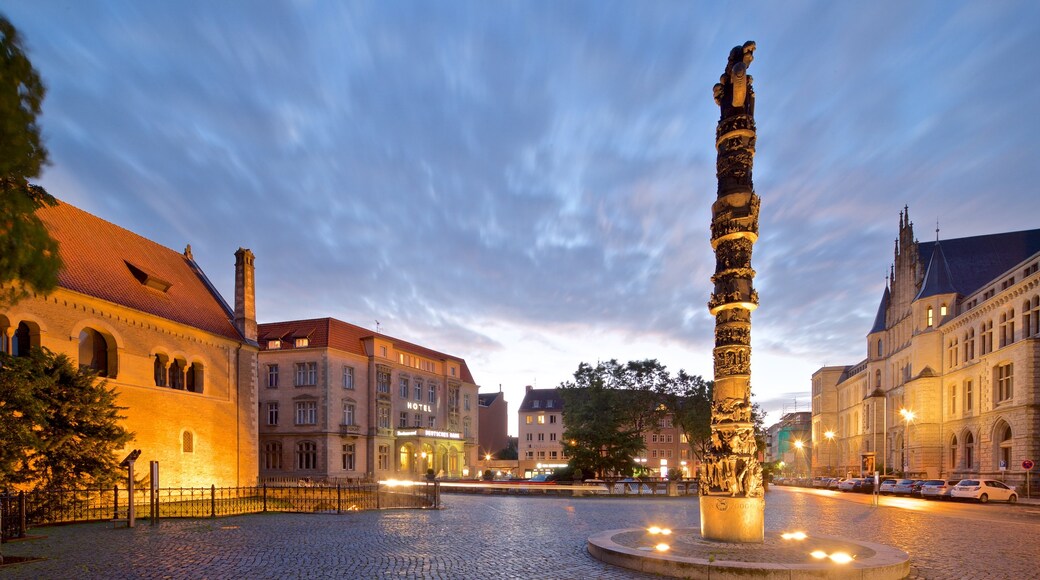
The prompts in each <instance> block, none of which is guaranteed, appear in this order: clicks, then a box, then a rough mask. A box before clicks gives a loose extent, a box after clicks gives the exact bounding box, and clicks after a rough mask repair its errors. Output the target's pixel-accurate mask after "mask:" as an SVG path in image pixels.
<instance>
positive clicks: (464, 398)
mask: <svg viewBox="0 0 1040 580" xmlns="http://www.w3.org/2000/svg"><path fill="white" fill-rule="evenodd" d="M462 401H463V402H462V408H463V410H465V411H469V393H466V394H465V395H462Z"/></svg>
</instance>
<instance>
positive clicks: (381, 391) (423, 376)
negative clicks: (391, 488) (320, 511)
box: [258, 318, 479, 479]
mask: <svg viewBox="0 0 1040 580" xmlns="http://www.w3.org/2000/svg"><path fill="white" fill-rule="evenodd" d="M258 340H259V343H260V349H261V350H260V385H261V386H260V394H259V405H260V457H261V462H260V474H261V476H263V477H265V478H271V479H278V478H294V479H296V478H312V479H381V478H386V477H404V478H421V477H422V476H423V475H425V474H426V472H427V470H428V469H432V470H433V471H434V473H435V474H437V475H439V476H443V477H468V476H471V475H473V476H475V475H476V473H475V472H476V459H477V433H478V431H479V424H478V422H479V415H478V403H477V385H476V384H475V383H474V381H473V376H472V374H471V373H470V370H469V367H468V366H467V365H466V361H465V360H463V359H462V358H459V357H455V356H452V355H448V354H444V353H441V352H438V351H435V350H432V349H429V348H426V347H424V346H419V345H417V344H413V343H410V342H407V341H404V340H401V339H397V338H393V337H390V336H386V335H384V334H378V333H375V332H372V331H370V330H367V329H365V328H362V327H360V326H355V325H353V324H349V323H346V322H342V321H339V320H336V319H334V318H318V319H312V320H293V321H287V322H274V323H267V324H261V325H259V337H258Z"/></svg>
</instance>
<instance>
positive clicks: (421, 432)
mask: <svg viewBox="0 0 1040 580" xmlns="http://www.w3.org/2000/svg"><path fill="white" fill-rule="evenodd" d="M397 436H398V437H439V438H441V439H462V433H455V432H454V431H434V430H433V429H410V430H408V431H404V430H400V429H399V430H398V431H397Z"/></svg>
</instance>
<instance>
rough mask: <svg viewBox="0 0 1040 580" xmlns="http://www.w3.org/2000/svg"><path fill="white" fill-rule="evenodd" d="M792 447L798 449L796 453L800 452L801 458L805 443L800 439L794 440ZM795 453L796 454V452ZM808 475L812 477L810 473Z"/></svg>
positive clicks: (803, 453) (803, 454) (803, 455)
mask: <svg viewBox="0 0 1040 580" xmlns="http://www.w3.org/2000/svg"><path fill="white" fill-rule="evenodd" d="M794 448H795V449H797V450H798V453H801V454H802V457H803V458H804V457H805V452H804V451H803V449H804V448H805V443H802V440H801V439H795V440H794ZM795 455H796V456H797V453H796V454H795ZM809 476H810V477H812V474H811V473H810V474H809Z"/></svg>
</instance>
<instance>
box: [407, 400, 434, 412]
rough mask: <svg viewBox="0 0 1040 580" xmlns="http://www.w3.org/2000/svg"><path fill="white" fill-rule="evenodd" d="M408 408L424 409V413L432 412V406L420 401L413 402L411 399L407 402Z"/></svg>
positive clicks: (414, 409) (413, 409)
mask: <svg viewBox="0 0 1040 580" xmlns="http://www.w3.org/2000/svg"><path fill="white" fill-rule="evenodd" d="M408 408H409V409H410V410H412V411H424V412H426V413H432V412H433V407H430V406H429V405H424V404H422V403H413V402H411V401H409V402H408Z"/></svg>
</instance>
